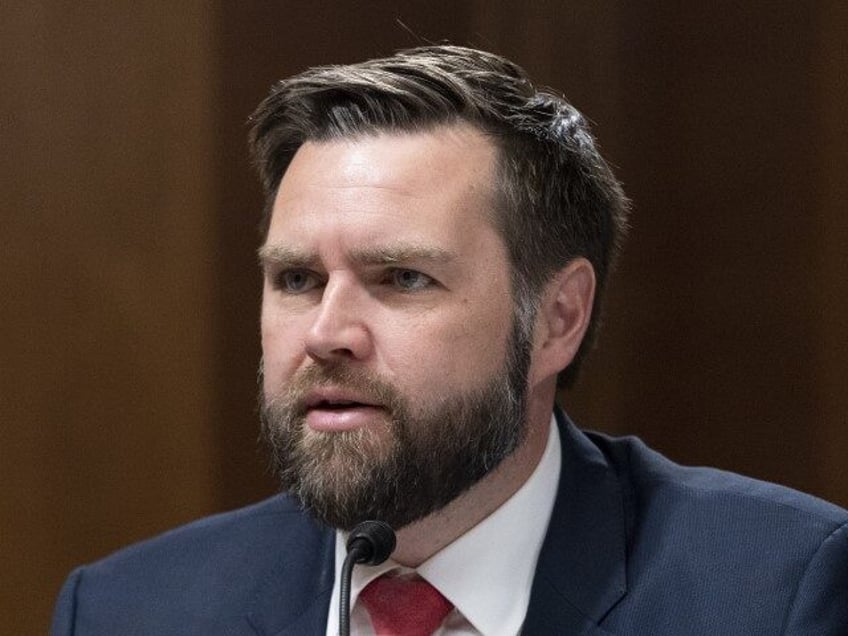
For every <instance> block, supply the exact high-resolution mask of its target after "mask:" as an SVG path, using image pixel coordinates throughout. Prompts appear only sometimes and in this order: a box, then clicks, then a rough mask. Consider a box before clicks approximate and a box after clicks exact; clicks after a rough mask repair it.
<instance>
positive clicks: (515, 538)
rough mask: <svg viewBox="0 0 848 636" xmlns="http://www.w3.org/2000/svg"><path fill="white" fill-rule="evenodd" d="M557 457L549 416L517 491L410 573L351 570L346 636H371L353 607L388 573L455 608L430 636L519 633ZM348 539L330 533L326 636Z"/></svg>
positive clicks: (335, 619)
mask: <svg viewBox="0 0 848 636" xmlns="http://www.w3.org/2000/svg"><path fill="white" fill-rule="evenodd" d="M561 462H562V451H561V449H560V440H559V431H558V430H557V426H556V421H555V419H554V418H553V417H551V425H550V432H549V434H548V442H547V446H546V447H545V452H544V453H543V455H542V458H541V460H540V461H539V464H538V465H537V466H536V469H535V470H534V471H533V473H532V474H531V475H530V477H529V478H528V479H527V481H526V482H525V483H524V485H523V486H521V488H519V489H518V491H517V492H516V493H515V494H514V495H513V496H512V497H510V498H509V499H507V500H506V501H505V502H504V503H503V504H502V505H501V507H500V508H498V509H497V510H495V511H494V512H493V513H492V514H490V515H489V516H488V517H486V518H485V519H484V520H483V521H481V522H480V523H478V524H477V525H476V526H474V527H473V528H471V529H470V530H469V531H468V532H466V533H465V534H463V535H462V536H460V537H459V538H457V539H456V541H454V542H453V543H451V544H449V545H447V546H445V547H444V548H442V550H440V551H439V552H437V553H436V554H434V555H433V556H432V557H430V558H429V559H427V561H425V562H424V563H422V564H421V565H420V566H418V567H417V568H415V569H414V570H413V569H410V568H406V567H403V566H401V565H399V564H397V563H395V562H394V561H392V560H391V559H389V560H388V561H386V562H385V563H383V564H381V565H377V566H363V565H358V566H356V567H355V568H354V570H353V579H352V581H351V586H350V589H351V594H350V596H351V599H350V606H351V607H352V608H353V610H352V611H351V618H350V633H351V634H353V635H355V636H373V634H374V630H373V628H372V626H371V620H370V618H369V617H368V611H367V610H366V609H365V608H364V607H363V606H362V604H361V603H357V602H356V601H357V598H358V597H359V593H360V592H361V591H362V590H363V589H364V588H365V586H366V585H368V583H370V582H371V581H372V580H373V579H375V578H377V577H378V576H380V575H381V574H384V573H386V572H389V571H397V572H401V573H410V572H415V573H417V574H418V576H420V577H421V578H423V579H425V580H426V581H428V582H429V583H430V584H431V585H432V586H434V587H435V588H436V589H438V590H439V591H440V592H441V593H442V594H443V595H444V596H445V597H447V599H448V600H450V601H451V603H453V605H454V609H453V610H452V611H451V613H450V614H448V617H447V618H446V619H445V621H444V623H443V624H442V627H441V628H440V629H439V630H438V631H436V632H435V634H436V635H437V636H460V635H462V636H471V635H474V636H480V635H482V636H511V635H514V634H518V633H519V632H520V631H521V626H522V624H523V623H524V617H525V615H526V614H527V607H528V605H529V603H530V588H531V586H532V584H533V575H534V573H535V571H536V562H537V561H538V559H539V552H540V551H541V549H542V542H543V541H544V538H545V533H546V531H547V529H548V523H549V521H550V518H551V512H552V510H553V507H554V500H555V499H556V492H557V485H558V482H559V472H560V464H561ZM346 542H347V534H346V533H342V532H338V533H336V578H335V584H334V586H333V596H332V599H331V601H330V611H329V615H328V617H327V636H336V635H337V634H338V632H339V587H340V583H339V581H340V576H341V567H342V563H343V562H344V558H345V556H346V554H347V551H346V548H345V544H346Z"/></svg>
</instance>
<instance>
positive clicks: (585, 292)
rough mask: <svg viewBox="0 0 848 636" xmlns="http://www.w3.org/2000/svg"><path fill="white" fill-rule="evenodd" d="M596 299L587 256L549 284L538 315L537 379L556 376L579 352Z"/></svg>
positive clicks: (565, 269) (535, 378) (557, 275)
mask: <svg viewBox="0 0 848 636" xmlns="http://www.w3.org/2000/svg"><path fill="white" fill-rule="evenodd" d="M594 299H595V270H594V268H593V267H592V264H591V263H590V262H589V261H588V260H586V259H585V258H576V259H574V260H573V261H570V262H569V263H568V265H566V266H565V267H564V268H563V269H561V270H560V271H559V272H557V274H556V275H555V276H554V278H553V279H552V280H551V281H550V282H549V283H548V284H547V285H546V286H545V290H544V293H543V294H542V298H541V303H540V306H539V311H538V314H537V316H536V331H535V334H534V347H533V365H532V367H533V370H532V372H533V376H534V378H533V379H534V381H536V382H540V381H542V380H545V379H547V378H549V377H552V376H555V375H556V374H557V373H559V372H560V371H561V370H562V369H564V368H565V367H567V366H568V365H569V364H570V363H571V361H572V360H573V359H574V356H575V355H577V350H578V349H579V347H580V343H581V342H582V341H583V336H584V335H585V334H586V329H587V328H588V327H589V321H590V319H591V317H592V302H593V301H594Z"/></svg>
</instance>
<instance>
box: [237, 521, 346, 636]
mask: <svg viewBox="0 0 848 636" xmlns="http://www.w3.org/2000/svg"><path fill="white" fill-rule="evenodd" d="M292 514H296V515H298V519H297V521H296V522H295V523H291V524H289V525H286V527H285V530H284V531H281V533H280V550H279V552H278V553H277V555H276V556H277V558H276V561H275V563H274V564H273V565H272V567H270V568H269V569H268V571H267V572H266V573H265V574H264V575H263V576H262V577H261V579H260V581H259V584H258V586H257V594H256V596H255V598H254V601H253V603H252V605H251V607H250V611H249V613H248V616H247V620H248V622H249V623H250V625H251V626H252V627H253V629H254V630H255V631H256V633H257V634H261V635H262V636H287V635H291V636H295V635H297V636H311V635H313V634H314V635H315V636H319V635H323V634H325V633H326V630H327V612H328V610H329V604H330V597H331V595H332V592H333V579H334V576H335V572H334V563H335V534H334V532H333V531H332V530H330V529H327V528H322V527H319V526H318V525H316V524H315V523H314V522H312V521H311V520H309V519H308V518H307V516H306V515H304V514H302V513H300V512H295V513H292Z"/></svg>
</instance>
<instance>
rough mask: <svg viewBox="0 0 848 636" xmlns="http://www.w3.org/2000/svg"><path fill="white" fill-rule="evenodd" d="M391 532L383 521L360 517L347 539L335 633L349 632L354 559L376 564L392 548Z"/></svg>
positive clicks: (367, 563)
mask: <svg viewBox="0 0 848 636" xmlns="http://www.w3.org/2000/svg"><path fill="white" fill-rule="evenodd" d="M395 542H396V539H395V532H394V530H392V529H391V527H389V524H387V523H385V522H383V521H363V522H362V523H360V524H359V525H357V526H356V527H355V528H354V529H353V530H352V531H351V533H350V536H348V539H347V556H346V557H345V560H344V564H343V565H342V580H341V585H340V589H339V592H340V598H339V636H349V635H350V577H351V574H353V566H354V565H356V564H357V563H365V564H366V565H380V564H381V563H382V562H383V561H385V560H386V559H388V558H389V556H390V555H391V554H392V551H393V550H394V549H395Z"/></svg>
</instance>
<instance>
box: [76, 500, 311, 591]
mask: <svg viewBox="0 0 848 636" xmlns="http://www.w3.org/2000/svg"><path fill="white" fill-rule="evenodd" d="M317 531H318V528H317V526H316V525H315V524H314V523H313V522H312V521H311V520H309V519H308V517H306V515H304V514H303V513H302V512H301V510H300V509H299V508H298V507H297V505H296V504H295V503H293V502H292V501H291V500H290V499H288V498H287V497H284V496H275V497H272V498H270V499H267V500H265V501H262V502H259V503H256V504H253V505H250V506H247V507H245V508H240V509H238V510H233V511H229V512H224V513H220V514H216V515H212V516H210V517H206V518H203V519H199V520H197V521H194V522H192V523H189V524H187V525H184V526H181V527H179V528H175V529H173V530H169V531H167V532H165V533H163V534H161V535H158V536H156V537H153V538H151V539H147V540H145V541H142V542H140V543H136V544H134V545H131V546H129V547H126V548H124V549H122V550H120V551H118V552H116V553H114V554H112V555H110V556H108V557H106V558H105V559H102V560H100V561H98V562H96V563H93V564H91V565H89V566H86V569H87V571H88V572H89V573H90V574H91V575H94V574H103V575H105V574H113V575H119V574H120V573H121V572H123V571H125V570H131V572H132V575H133V576H134V577H137V576H138V575H139V572H144V573H150V574H153V573H155V571H156V570H157V569H158V568H159V567H161V566H163V565H164V566H165V567H167V568H168V570H169V573H172V572H173V568H174V566H175V565H182V566H183V567H185V568H187V569H194V568H202V567H204V564H206V563H208V561H209V560H210V559H213V558H214V560H215V561H216V562H217V564H220V563H221V562H222V560H223V562H226V561H228V560H230V559H235V560H238V561H239V562H240V563H244V559H249V558H250V555H251V554H256V553H259V554H262V555H264V556H267V554H268V550H269V549H271V548H273V547H274V546H276V545H278V544H279V543H280V535H281V534H284V535H285V536H286V537H291V539H292V540H293V541H295V542H297V541H303V540H306V541H309V540H311V539H312V537H314V536H315V534H316V532H317Z"/></svg>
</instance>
